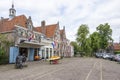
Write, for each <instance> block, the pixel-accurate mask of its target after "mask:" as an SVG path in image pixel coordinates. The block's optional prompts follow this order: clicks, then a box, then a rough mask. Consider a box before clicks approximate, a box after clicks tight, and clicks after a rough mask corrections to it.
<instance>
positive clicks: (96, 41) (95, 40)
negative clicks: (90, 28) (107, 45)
mask: <svg viewBox="0 0 120 80" xmlns="http://www.w3.org/2000/svg"><path fill="white" fill-rule="evenodd" d="M99 36H100V35H99V33H98V32H93V33H92V34H91V35H90V39H91V48H92V52H93V53H94V52H97V51H98V50H99V48H100V37H99Z"/></svg>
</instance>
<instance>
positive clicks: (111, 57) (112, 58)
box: [109, 53, 115, 61]
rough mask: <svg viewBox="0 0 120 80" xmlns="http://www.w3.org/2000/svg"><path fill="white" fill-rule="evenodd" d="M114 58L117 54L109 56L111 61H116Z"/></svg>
mask: <svg viewBox="0 0 120 80" xmlns="http://www.w3.org/2000/svg"><path fill="white" fill-rule="evenodd" d="M114 57H115V54H112V53H111V54H110V56H109V60H111V61H113V60H114V59H115V58H114Z"/></svg>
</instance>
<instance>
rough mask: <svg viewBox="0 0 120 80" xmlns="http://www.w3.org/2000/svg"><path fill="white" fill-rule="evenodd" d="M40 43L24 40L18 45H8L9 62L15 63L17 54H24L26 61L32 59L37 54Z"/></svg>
mask: <svg viewBox="0 0 120 80" xmlns="http://www.w3.org/2000/svg"><path fill="white" fill-rule="evenodd" d="M39 50H40V43H34V42H27V41H26V42H24V43H21V44H19V45H18V46H13V47H10V57H9V63H15V59H16V57H17V56H18V55H23V54H24V55H25V56H26V57H27V61H34V60H35V59H34V58H35V56H36V55H39Z"/></svg>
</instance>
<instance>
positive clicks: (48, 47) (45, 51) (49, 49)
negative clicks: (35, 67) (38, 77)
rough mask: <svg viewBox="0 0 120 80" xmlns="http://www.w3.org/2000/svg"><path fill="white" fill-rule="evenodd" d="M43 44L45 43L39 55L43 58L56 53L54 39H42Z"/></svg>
mask: <svg viewBox="0 0 120 80" xmlns="http://www.w3.org/2000/svg"><path fill="white" fill-rule="evenodd" d="M41 44H43V46H41V47H40V51H39V55H40V57H41V58H42V59H49V58H50V57H51V56H53V55H54V54H53V46H52V41H50V40H46V39H41Z"/></svg>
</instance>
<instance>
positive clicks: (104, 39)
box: [96, 23, 113, 50]
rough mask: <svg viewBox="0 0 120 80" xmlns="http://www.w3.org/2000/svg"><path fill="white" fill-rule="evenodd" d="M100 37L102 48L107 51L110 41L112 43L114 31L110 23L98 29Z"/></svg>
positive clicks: (101, 25)
mask: <svg viewBox="0 0 120 80" xmlns="http://www.w3.org/2000/svg"><path fill="white" fill-rule="evenodd" d="M96 29H97V31H98V33H99V35H100V36H99V37H100V48H101V49H102V50H105V49H106V48H107V46H108V44H109V41H112V40H113V39H112V37H111V36H112V29H111V28H110V25H109V24H108V23H105V24H100V25H99V26H98V27H97V28H96Z"/></svg>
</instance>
